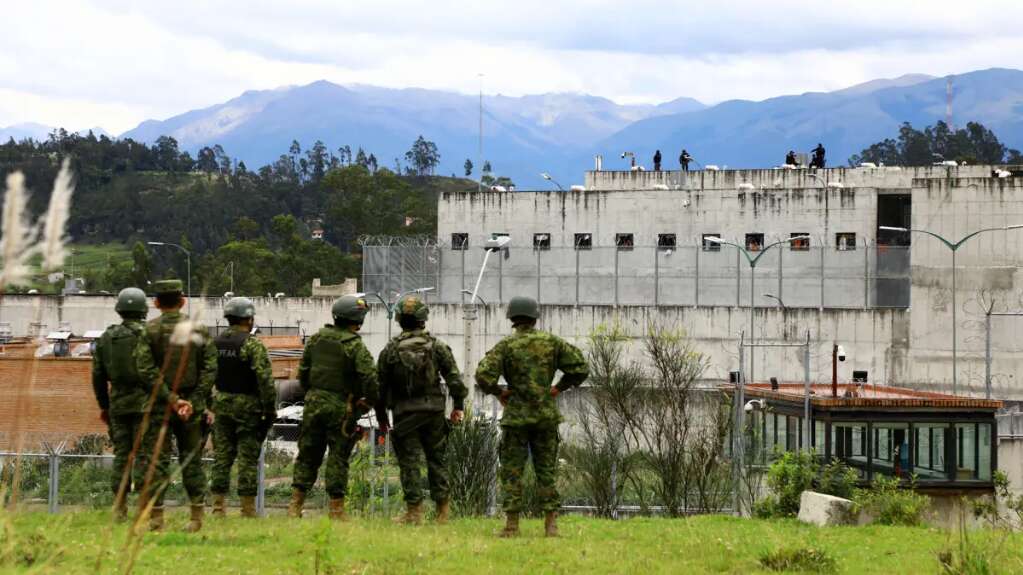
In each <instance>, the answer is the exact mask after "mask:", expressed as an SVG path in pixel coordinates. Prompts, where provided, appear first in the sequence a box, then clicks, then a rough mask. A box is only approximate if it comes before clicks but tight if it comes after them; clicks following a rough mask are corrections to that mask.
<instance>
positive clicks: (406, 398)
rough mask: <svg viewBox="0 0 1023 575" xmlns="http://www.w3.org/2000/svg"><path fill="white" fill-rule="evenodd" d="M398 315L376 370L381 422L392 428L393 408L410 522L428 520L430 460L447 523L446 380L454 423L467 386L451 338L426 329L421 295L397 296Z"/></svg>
mask: <svg viewBox="0 0 1023 575" xmlns="http://www.w3.org/2000/svg"><path fill="white" fill-rule="evenodd" d="M395 311H396V314H395V319H396V320H397V321H398V323H399V324H400V325H401V329H402V332H401V334H400V335H398V336H397V337H395V338H394V339H392V340H391V341H390V343H388V345H387V347H386V348H384V351H383V352H381V353H380V358H379V360H378V362H377V374H378V376H379V378H380V400H379V401H378V402H377V406H376V412H377V422H378V423H379V424H380V428H381V430H383V431H384V432H385V433H386V432H387V431H388V428H389V423H388V417H387V408H390V409H391V410H392V411H394V432H393V434H392V438H393V441H394V453H395V455H396V456H397V458H398V466H399V468H400V469H401V488H402V490H403V491H404V492H405V505H406V507H407V511H406V513H405V516H404V517H403V518H402V522H403V523H406V524H414V525H418V524H419V523H421V522H422V519H423V489H422V482H423V479H422V474H421V473H420V466H421V465H422V463H421V462H422V460H423V459H424V456H425V459H426V467H427V476H428V478H429V482H430V497H432V498H433V500H434V502H436V504H437V523H441V524H443V523H446V522H447V519H448V512H449V510H450V497H449V480H448V472H447V466H446V461H445V459H446V458H445V451H446V449H447V438H448V420H447V419H445V417H444V411H445V408H446V407H447V399H446V397H445V392H444V386H443V385H442V383H441V377H442V376H443V378H444V384H446V385H447V388H448V391H447V392H448V394H450V395H451V399H452V402H453V410H452V411H451V422H452V423H458V422H459V421H461V420H462V410H463V409H464V401H465V396H466V395H467V394H468V390H467V389H466V388H465V384H463V383H462V374H461V373H459V371H458V365H457V364H456V363H455V358H454V356H453V355H452V353H451V348H450V347H448V345H447V344H446V343H444V342H443V341H440V340H439V339H437V338H435V337H433V336H432V335H430V333H429V332H427V331H426V318H427V317H428V315H429V310H428V309H427V307H426V304H425V303H423V301H422V300H421V299H420V298H419V296H416V295H408V296H405V297H403V298H401V299H400V300H398V303H397V305H396V306H395Z"/></svg>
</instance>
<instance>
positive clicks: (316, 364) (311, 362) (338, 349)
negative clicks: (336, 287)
mask: <svg viewBox="0 0 1023 575" xmlns="http://www.w3.org/2000/svg"><path fill="white" fill-rule="evenodd" d="M298 382H299V384H300V385H301V386H302V389H304V390H306V391H307V392H308V393H307V394H306V402H305V403H306V407H307V408H308V407H309V404H310V402H313V403H315V402H316V401H321V400H322V401H328V402H331V403H337V402H341V403H343V404H345V405H349V404H351V403H352V402H354V401H357V400H360V399H362V400H363V401H364V402H365V403H366V404H367V405H373V404H375V403H376V402H377V399H378V397H379V391H378V385H377V370H376V365H375V364H374V362H373V356H372V355H371V354H370V353H369V350H368V349H366V344H365V343H363V341H362V337H360V336H359V334H357V333H353V332H350V331H348V330H345V329H342V328H339V327H336V326H333V325H326V326H324V327H323V328H321V329H320V331H319V332H317V333H316V334H314V335H313V336H312V337H310V338H309V341H308V342H306V344H305V349H304V350H303V351H302V361H301V362H300V363H299V366H298Z"/></svg>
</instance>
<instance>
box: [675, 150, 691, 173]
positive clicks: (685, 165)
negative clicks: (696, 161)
mask: <svg viewBox="0 0 1023 575" xmlns="http://www.w3.org/2000/svg"><path fill="white" fill-rule="evenodd" d="M692 161H693V157H692V156H690V155H689V152H687V151H686V150H685V148H683V149H682V153H681V154H679V156H678V163H679V164H681V166H682V171H683V172H688V171H689V162H692Z"/></svg>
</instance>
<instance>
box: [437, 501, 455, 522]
mask: <svg viewBox="0 0 1023 575" xmlns="http://www.w3.org/2000/svg"><path fill="white" fill-rule="evenodd" d="M450 513H451V500H450V499H443V500H441V501H438V502H437V517H436V519H435V521H436V522H437V525H447V523H448V515H449V514H450Z"/></svg>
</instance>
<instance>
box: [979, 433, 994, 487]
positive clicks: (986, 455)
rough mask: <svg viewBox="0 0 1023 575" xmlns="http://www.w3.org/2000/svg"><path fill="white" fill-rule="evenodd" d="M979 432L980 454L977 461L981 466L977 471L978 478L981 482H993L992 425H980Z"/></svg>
mask: <svg viewBox="0 0 1023 575" xmlns="http://www.w3.org/2000/svg"><path fill="white" fill-rule="evenodd" d="M978 432H979V435H980V441H979V442H978V445H979V449H980V453H979V456H978V457H977V460H978V462H979V463H980V466H979V467H978V469H977V478H978V479H980V480H981V481H991V471H992V469H991V424H989V423H980V424H978Z"/></svg>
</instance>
